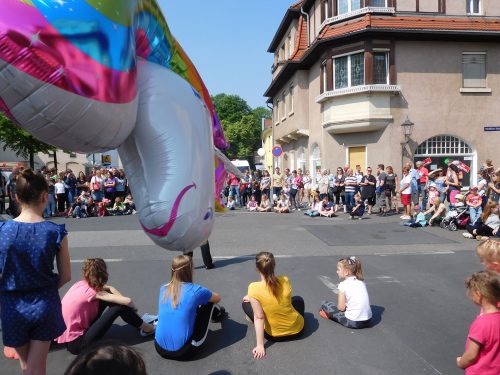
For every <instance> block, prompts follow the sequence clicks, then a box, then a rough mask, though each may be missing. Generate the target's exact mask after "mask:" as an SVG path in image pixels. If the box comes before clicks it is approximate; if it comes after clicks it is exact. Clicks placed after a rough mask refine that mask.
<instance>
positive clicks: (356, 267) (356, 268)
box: [339, 256, 365, 281]
mask: <svg viewBox="0 0 500 375" xmlns="http://www.w3.org/2000/svg"><path fill="white" fill-rule="evenodd" d="M339 264H340V265H341V266H342V268H343V269H345V270H347V271H349V273H350V274H351V275H353V276H356V279H358V280H361V281H363V280H364V279H365V277H364V276H363V269H362V268H361V262H360V261H359V259H358V258H356V257H354V256H351V257H349V258H342V259H340V260H339Z"/></svg>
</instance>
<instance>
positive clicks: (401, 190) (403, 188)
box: [398, 184, 410, 193]
mask: <svg viewBox="0 0 500 375" xmlns="http://www.w3.org/2000/svg"><path fill="white" fill-rule="evenodd" d="M408 186H410V184H404V185H403V187H402V188H401V189H399V190H398V193H402V192H403V191H405V190H406V189H408Z"/></svg>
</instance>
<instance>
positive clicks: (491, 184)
mask: <svg viewBox="0 0 500 375" xmlns="http://www.w3.org/2000/svg"><path fill="white" fill-rule="evenodd" d="M488 187H489V188H490V189H491V190H493V191H494V192H495V193H497V194H500V189H497V188H496V186H495V184H494V183H493V182H490V183H489V184H488Z"/></svg>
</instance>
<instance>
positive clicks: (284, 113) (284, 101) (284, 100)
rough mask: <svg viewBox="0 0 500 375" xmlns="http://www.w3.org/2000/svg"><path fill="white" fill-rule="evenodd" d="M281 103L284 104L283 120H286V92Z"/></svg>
mask: <svg viewBox="0 0 500 375" xmlns="http://www.w3.org/2000/svg"><path fill="white" fill-rule="evenodd" d="M281 99H282V100H281V101H282V102H283V120H284V119H285V118H286V92H284V93H283V94H282V95H281Z"/></svg>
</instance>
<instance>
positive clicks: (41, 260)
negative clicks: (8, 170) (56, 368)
mask: <svg viewBox="0 0 500 375" xmlns="http://www.w3.org/2000/svg"><path fill="white" fill-rule="evenodd" d="M47 192H48V186H47V181H46V180H45V177H44V176H42V175H39V174H35V173H33V171H32V170H31V169H26V170H24V171H23V172H22V173H21V174H20V175H19V176H18V178H17V186H16V196H17V200H18V202H19V204H20V206H21V214H20V215H19V216H18V217H17V218H15V219H14V220H10V221H7V222H5V223H1V222H0V238H1V241H0V274H1V275H2V276H1V277H0V306H1V321H2V337H3V344H4V345H5V346H6V347H11V348H14V350H15V352H16V354H17V355H18V356H19V360H20V365H21V370H22V371H23V373H24V374H45V367H46V362H47V354H48V352H49V347H50V343H51V341H52V340H54V339H55V338H56V337H58V336H59V335H60V334H61V333H63V332H64V330H65V328H66V327H65V325H64V320H63V316H62V312H61V300H60V299H59V292H58V289H59V288H61V287H62V286H63V285H64V284H66V283H67V282H68V281H69V280H70V279H71V268H70V261H69V252H68V239H67V237H66V235H67V232H66V229H65V227H64V225H58V224H54V223H52V222H50V221H45V220H44V218H43V217H42V215H43V211H44V209H45V205H46V204H47V201H48V193H47ZM54 261H55V262H56V264H57V272H58V273H54V271H53V269H54Z"/></svg>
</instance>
